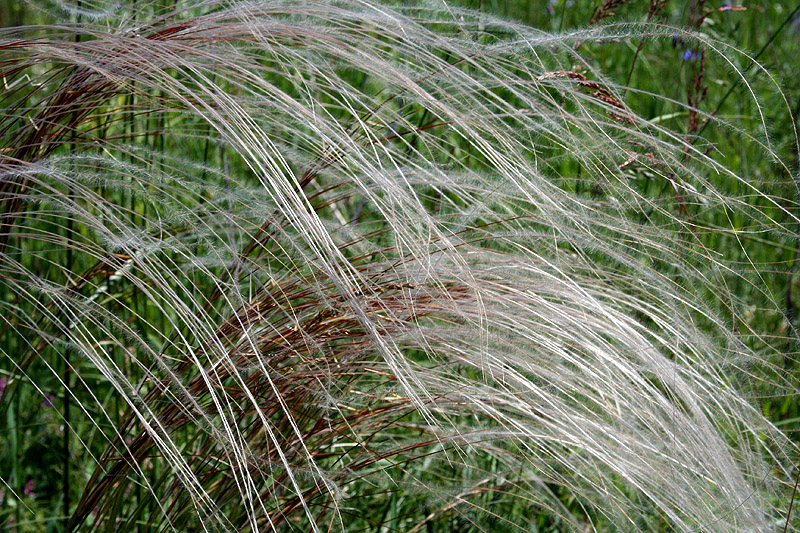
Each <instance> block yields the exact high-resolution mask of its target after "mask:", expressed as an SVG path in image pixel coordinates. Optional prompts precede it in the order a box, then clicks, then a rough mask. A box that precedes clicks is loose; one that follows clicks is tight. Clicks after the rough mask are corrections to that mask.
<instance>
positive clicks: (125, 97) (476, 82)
mask: <svg viewBox="0 0 800 533" xmlns="http://www.w3.org/2000/svg"><path fill="white" fill-rule="evenodd" d="M82 9H83V10H84V11H86V10H87V9H90V6H83V7H82ZM91 9H92V10H93V11H92V13H94V15H93V16H92V17H88V15H86V16H85V18H84V21H83V22H82V23H80V24H77V25H74V24H72V25H71V24H62V25H49V26H41V27H36V28H27V29H26V28H22V29H7V30H0V70H1V71H2V73H3V76H4V79H5V80H7V83H8V84H9V87H10V88H9V89H8V90H6V91H5V92H4V93H3V94H2V97H0V98H1V99H2V103H1V104H0V105H2V106H3V108H4V109H5V113H4V115H3V117H2V121H1V122H0V143H1V144H0V146H2V148H0V175H1V176H2V187H1V188H0V209H2V217H3V219H2V230H0V246H1V247H2V253H0V271H1V272H0V277H1V279H2V281H1V282H2V284H3V285H4V287H3V291H4V294H5V295H6V297H5V298H3V299H2V303H1V304H0V305H2V313H0V316H2V321H3V329H2V335H3V339H4V346H5V347H6V348H4V356H5V358H6V361H10V362H11V363H12V364H13V365H14V376H15V379H16V381H19V380H20V379H21V377H22V376H26V375H30V376H33V375H41V374H42V373H43V372H45V371H47V369H55V368H56V367H57V361H59V360H60V359H61V358H65V357H67V355H66V354H68V353H69V354H71V355H70V356H69V359H68V360H69V361H71V362H72V363H71V365H72V366H71V368H70V371H71V373H72V374H73V381H72V386H71V387H70V388H69V392H68V394H69V396H70V398H71V399H72V400H73V402H74V404H75V405H77V406H78V409H80V410H81V411H82V412H83V413H84V418H85V420H86V421H88V423H84V425H83V426H82V427H83V428H84V432H79V431H77V430H76V433H77V437H78V438H79V439H80V443H81V446H82V447H83V450H82V452H80V460H81V461H82V462H81V467H82V468H84V469H85V468H86V467H85V466H84V465H86V464H90V465H92V473H91V475H89V476H88V477H87V478H86V479H82V480H81V491H82V495H81V497H80V499H79V501H78V502H77V504H76V505H75V506H74V508H73V509H69V510H68V514H69V515H70V519H69V523H68V530H78V529H80V530H100V531H103V530H107V529H111V528H113V527H119V528H121V529H122V530H132V529H136V528H137V527H144V526H145V525H146V527H148V528H152V529H153V530H166V529H176V530H187V529H192V530H196V529H199V528H202V529H203V530H235V531H243V530H253V531H261V530H288V529H298V530H313V531H320V530H329V529H341V530H350V529H375V528H378V526H383V525H386V526H389V527H394V528H398V529H408V530H420V529H421V528H422V527H425V524H427V523H429V522H431V521H433V520H436V519H437V517H439V516H441V515H444V514H447V513H456V514H458V516H459V517H460V519H461V520H462V521H463V523H464V524H467V525H469V527H474V528H476V529H486V530H505V529H508V530H513V529H515V528H522V529H525V528H527V527H528V526H527V523H528V522H527V521H528V520H530V514H532V513H533V512H535V513H541V514H546V515H550V516H551V520H552V521H553V523H554V524H561V525H562V526H564V527H567V526H569V527H574V528H578V527H585V526H586V524H612V525H614V526H615V527H618V528H621V529H625V530H631V529H637V528H642V529H650V528H652V529H658V528H661V527H670V528H675V529H680V530H696V529H700V530H704V531H710V530H717V531H745V530H748V531H750V530H770V529H773V528H774V527H775V524H776V520H778V519H779V516H780V511H781V506H782V505H784V503H783V499H782V498H783V496H784V494H783V492H784V491H782V489H781V487H780V484H781V483H786V482H788V481H789V479H790V477H789V474H790V472H789V468H790V462H789V460H788V457H789V456H790V455H791V454H793V453H795V452H796V450H795V449H794V448H793V446H792V445H791V444H790V443H789V442H788V441H787V439H786V438H785V437H784V436H782V435H781V434H780V432H779V431H777V429H776V428H774V427H773V426H772V425H771V424H770V423H769V422H768V421H767V420H766V419H765V418H764V417H763V416H762V414H761V413H760V412H759V410H758V408H757V406H755V405H754V404H753V403H752V402H751V401H750V399H749V398H748V394H750V393H751V392H752V391H750V390H748V387H749V385H748V382H747V377H748V376H761V375H767V374H769V373H768V372H766V371H764V372H761V371H760V370H757V369H759V368H763V367H767V369H768V364H767V362H768V360H767V359H765V358H764V356H763V353H760V352H759V351H757V350H756V349H754V347H753V345H752V343H751V342H748V340H749V339H750V337H749V336H748V335H747V334H743V333H742V332H741V331H739V330H737V329H735V328H741V327H742V326H741V324H742V323H744V322H746V315H745V312H746V308H747V306H746V305H745V303H744V302H739V301H738V296H737V293H736V292H735V291H734V290H733V289H731V288H730V287H731V286H733V285H734V284H741V283H743V284H745V285H746V286H747V287H750V288H751V290H754V291H763V292H764V293H765V300H766V301H768V302H771V303H773V304H774V305H775V308H776V309H777V308H779V304H778V303H777V302H775V301H774V298H771V297H770V295H769V294H768V292H767V291H768V288H767V286H766V284H764V283H763V280H760V279H759V273H758V271H757V270H756V269H755V265H753V269H752V270H750V271H748V270H747V269H748V265H745V266H742V264H739V263H738V261H739V258H740V254H739V252H741V251H742V250H743V247H742V245H741V243H740V240H739V237H738V236H737V231H738V228H740V227H743V226H749V227H750V228H751V229H752V230H753V231H770V232H773V233H775V234H777V235H781V236H786V237H787V238H788V237H790V236H791V235H792V234H793V231H792V230H791V227H792V226H791V224H795V223H796V222H797V221H796V220H794V218H793V215H792V214H791V213H790V212H789V211H788V210H787V209H786V208H784V207H782V204H781V202H780V200H779V198H776V197H774V196H771V195H770V194H769V193H768V192H766V191H762V190H761V189H760V188H759V187H758V186H757V185H755V184H751V183H750V182H748V181H747V180H746V179H745V178H744V177H742V176H739V175H737V174H736V173H735V172H734V170H733V169H730V168H727V167H725V166H724V165H722V164H721V163H719V162H718V161H716V160H715V159H713V158H712V157H710V156H709V155H708V154H709V153H708V152H706V151H705V149H704V148H703V147H702V146H698V145H697V143H695V142H689V141H687V140H685V139H684V138H683V137H682V136H680V135H679V134H677V133H676V132H673V131H670V130H669V129H667V128H665V127H663V126H662V125H661V124H659V123H657V122H655V121H647V120H645V119H643V118H641V117H640V116H639V115H638V114H637V112H636V110H635V109H632V108H630V107H629V106H628V105H627V104H626V103H625V98H624V96H623V95H624V93H625V92H626V91H635V88H629V87H622V86H617V85H615V84H614V83H612V82H611V81H610V80H608V79H606V78H605V77H604V75H603V73H602V72H600V71H598V70H597V69H596V68H595V67H594V66H593V65H592V64H591V63H589V62H587V61H585V60H584V59H583V58H582V57H581V56H580V54H579V53H578V52H577V51H576V44H578V43H580V45H581V46H587V45H591V44H593V43H600V42H609V41H611V40H632V41H638V40H640V39H642V38H643V37H645V36H647V37H648V38H651V39H652V38H659V37H661V38H668V37H669V36H670V35H671V33H672V32H674V30H673V29H671V28H662V27H660V26H657V25H648V26H644V27H642V26H633V25H615V26H613V27H599V26H597V27H592V28H591V29H589V30H585V31H581V32H576V33H573V34H565V35H553V34H548V33H544V32H541V31H537V30H534V29H531V28H527V27H524V26H521V25H517V24H513V23H509V22H506V21H502V20H498V19H493V18H490V17H488V16H486V15H483V14H481V15H478V14H476V13H473V12H470V11H462V10H459V9H455V8H452V7H448V8H447V9H441V8H439V7H432V6H429V5H427V4H422V5H419V6H416V5H415V6H405V7H403V8H394V7H390V6H386V5H380V4H373V3H370V2H347V1H345V2H304V3H296V2H233V3H231V2H215V1H199V2H181V3H178V4H177V5H176V6H175V7H173V8H170V9H165V10H161V9H159V8H158V6H157V4H147V3H142V4H138V3H137V4H136V7H135V8H134V9H135V12H134V11H131V12H127V11H125V10H121V11H118V12H113V11H112V12H108V11H104V9H106V8H105V7H103V6H101V5H99V4H98V5H96V6H94V5H93V6H91ZM84 11H82V13H83V12H84ZM86 12H87V13H88V11H86ZM75 35H80V36H81V38H80V39H74V36H75ZM685 38H686V39H690V38H694V39H697V41H698V45H701V46H705V47H706V48H707V52H706V53H707V54H708V56H709V58H710V56H712V55H713V56H716V57H717V58H718V59H719V60H721V61H723V62H725V61H730V58H731V57H732V56H734V55H736V54H737V51H736V50H733V49H731V48H729V47H726V46H725V45H724V44H722V43H717V42H711V41H709V40H705V41H704V40H703V38H702V36H693V35H689V34H687V35H686V37H685ZM709 60H710V59H709ZM731 64H733V63H731ZM576 67H578V68H579V69H580V70H576ZM734 74H735V73H734ZM649 96H651V97H653V98H664V97H661V96H658V95H649ZM673 103H674V102H673ZM674 104H675V105H678V104H677V103H674ZM691 111H692V113H694V114H695V116H699V117H700V118H702V119H703V120H706V121H709V122H712V123H714V124H715V125H719V126H722V127H728V128H731V129H732V130H733V131H738V130H736V129H735V125H732V124H725V123H723V122H722V121H721V120H720V119H719V118H717V117H712V116H709V115H703V114H702V110H699V109H695V108H692V109H691ZM738 133H739V134H741V135H743V136H746V135H747V132H744V131H738ZM751 140H752V141H754V142H756V143H760V144H761V145H762V148H763V153H764V157H774V158H775V159H776V160H777V161H780V159H779V158H778V157H777V156H776V155H775V153H774V152H773V151H772V147H771V145H770V141H769V138H768V137H766V136H765V135H762V136H758V135H755V136H753V137H751ZM645 174H646V175H647V176H648V178H647V179H648V180H657V181H658V182H660V183H661V184H663V187H664V189H666V190H667V191H669V192H670V194H656V193H653V192H652V189H648V188H647V187H643V186H642V185H641V183H640V180H639V177H640V176H642V175H645ZM719 177H721V178H719ZM722 178H724V180H723V179H722ZM723 181H724V183H723ZM726 183H736V184H737V186H743V187H747V188H748V189H747V193H746V194H738V195H737V194H733V193H731V192H730V190H729V189H728V188H726V187H727V185H726ZM753 198H756V200H753ZM720 219H723V220H728V221H732V220H734V219H735V220H737V222H736V224H734V223H733V222H730V224H729V227H727V228H726V227H724V226H723V227H721V226H720V225H719V220H720ZM742 220H744V221H746V222H744V223H742V222H741V221H742ZM782 220H790V221H791V223H783V222H781V221H782ZM737 246H738V248H737ZM730 248H733V249H737V250H738V252H735V253H734V252H728V250H729V249H730ZM67 250H69V251H70V255H69V257H71V258H72V262H71V264H65V262H64V260H65V257H67V254H66V251H67ZM723 312H724V313H727V315H724V314H723ZM767 342H769V339H767ZM43 369H45V370H43ZM52 374H53V379H56V380H60V379H61V377H59V374H58V372H56V371H55V370H52ZM769 375H771V376H773V374H769ZM773 378H774V376H773ZM774 379H775V380H776V381H775V383H774V384H775V386H785V387H790V385H789V383H788V382H779V381H777V380H778V378H774ZM34 383H35V381H34ZM4 396H5V395H4ZM112 398H113V399H112ZM89 424H91V425H89ZM84 471H85V470H84ZM509 502H513V503H509ZM520 507H522V508H523V509H532V510H533V511H531V513H527V512H526V513H523V514H520V513H519V512H518V509H519V508H520ZM378 509H385V511H378ZM515 509H516V510H517V511H515Z"/></svg>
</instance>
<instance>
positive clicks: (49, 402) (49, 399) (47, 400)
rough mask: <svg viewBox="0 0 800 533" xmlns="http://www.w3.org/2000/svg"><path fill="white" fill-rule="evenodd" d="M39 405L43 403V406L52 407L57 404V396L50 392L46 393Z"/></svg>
mask: <svg viewBox="0 0 800 533" xmlns="http://www.w3.org/2000/svg"><path fill="white" fill-rule="evenodd" d="M39 405H41V406H42V407H49V408H51V409H52V408H53V407H55V405H56V397H55V396H54V395H52V394H49V393H48V394H45V395H44V398H43V399H42V401H41V403H40V404H39Z"/></svg>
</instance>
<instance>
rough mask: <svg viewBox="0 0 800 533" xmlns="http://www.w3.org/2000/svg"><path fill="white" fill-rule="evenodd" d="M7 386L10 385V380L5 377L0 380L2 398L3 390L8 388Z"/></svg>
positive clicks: (1, 395)
mask: <svg viewBox="0 0 800 533" xmlns="http://www.w3.org/2000/svg"><path fill="white" fill-rule="evenodd" d="M6 385H8V380H7V379H6V377H5V376H3V377H2V378H0V398H2V397H3V390H4V389H5V388H6Z"/></svg>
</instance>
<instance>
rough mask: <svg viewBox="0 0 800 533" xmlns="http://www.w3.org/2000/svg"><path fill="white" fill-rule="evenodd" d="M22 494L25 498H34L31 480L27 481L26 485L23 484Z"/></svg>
mask: <svg viewBox="0 0 800 533" xmlns="http://www.w3.org/2000/svg"><path fill="white" fill-rule="evenodd" d="M22 493H23V494H24V495H25V496H28V497H30V498H36V493H35V492H33V480H32V479H29V480H28V482H27V483H25V488H23V489H22Z"/></svg>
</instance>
